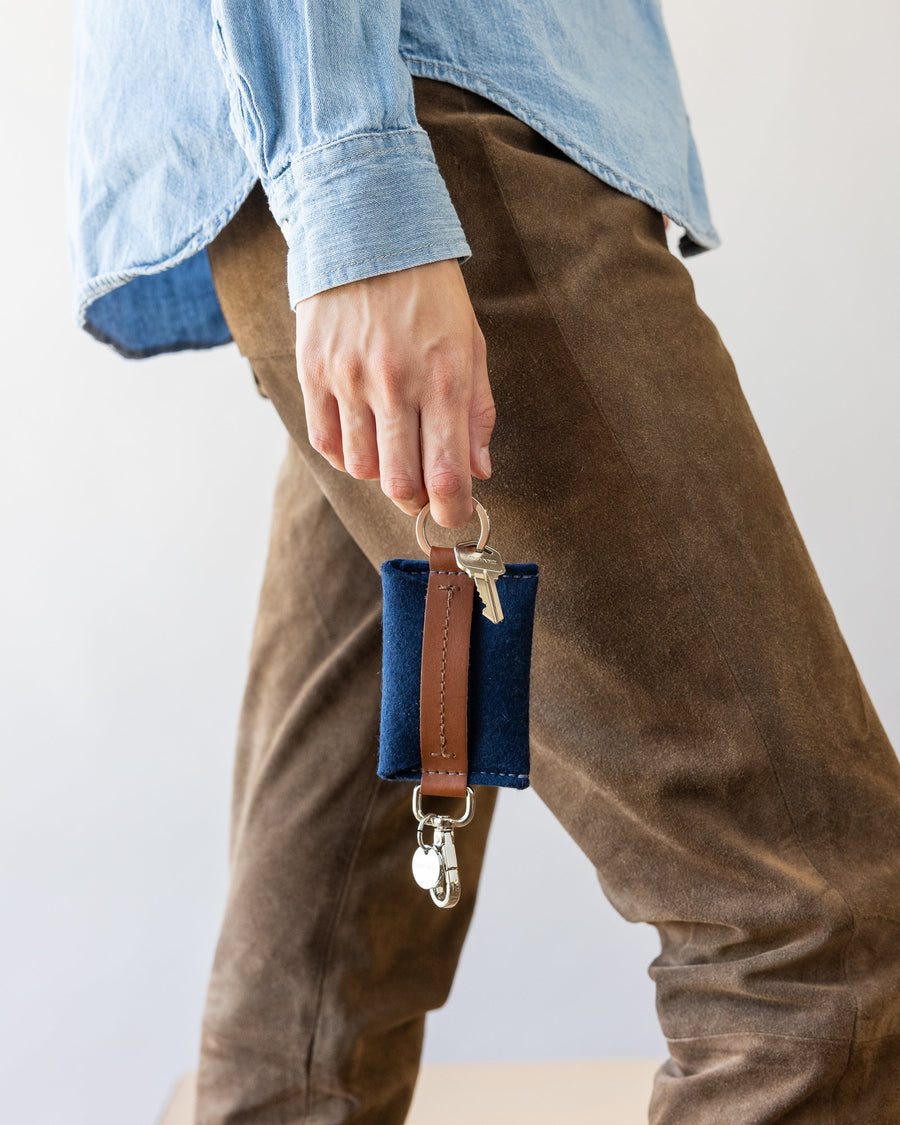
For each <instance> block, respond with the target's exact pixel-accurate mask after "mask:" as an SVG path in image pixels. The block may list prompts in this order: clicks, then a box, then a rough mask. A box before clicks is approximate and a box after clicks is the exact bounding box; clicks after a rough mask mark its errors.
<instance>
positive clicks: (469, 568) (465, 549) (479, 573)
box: [453, 543, 506, 625]
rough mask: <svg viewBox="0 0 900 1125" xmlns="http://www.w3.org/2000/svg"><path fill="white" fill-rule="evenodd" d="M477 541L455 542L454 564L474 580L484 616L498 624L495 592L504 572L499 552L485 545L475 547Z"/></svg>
mask: <svg viewBox="0 0 900 1125" xmlns="http://www.w3.org/2000/svg"><path fill="white" fill-rule="evenodd" d="M477 546H478V544H477V543H457V544H456V546H455V547H454V548H453V553H454V555H455V556H456V565H457V566H458V567H461V568H462V569H463V570H464V571H465V572H466V574H468V576H469V577H470V578H472V579H474V581H475V589H476V590H477V591H478V596H479V597H480V598H481V601H482V603H483V604H484V616H485V617H486V618H487V619H488V620H489V621H493V622H494V624H495V625H499V624H500V622H501V621H502V620H503V610H502V609H501V607H500V595H499V594H498V593H497V579H498V578H499V577H500V575H501V574H504V573H505V572H506V566H505V565H504V562H503V559H501V558H500V552H499V551H496V550H494V548H493V547H488V546H487V545H485V546H484V547H483V548H482V550H480V551H479V550H478V549H477Z"/></svg>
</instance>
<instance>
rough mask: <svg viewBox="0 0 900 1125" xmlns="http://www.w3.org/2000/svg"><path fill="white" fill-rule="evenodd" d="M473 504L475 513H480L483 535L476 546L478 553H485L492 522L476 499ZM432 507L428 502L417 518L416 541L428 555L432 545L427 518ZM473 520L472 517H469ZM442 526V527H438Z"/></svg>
mask: <svg viewBox="0 0 900 1125" xmlns="http://www.w3.org/2000/svg"><path fill="white" fill-rule="evenodd" d="M472 502H473V503H474V505H475V511H476V512H477V513H478V521H479V523H480V524H481V534H480V535H479V536H478V542H477V544H476V545H475V550H476V551H483V550H484V547H485V544H486V543H487V541H488V536H489V535H490V533H491V521H490V520H489V519H488V514H487V512H486V511H485V510H484V508H483V507H482V506H481V504H479V503H478V501H477V500H476V499H475V497H474V496H473V497H472ZM430 507H431V501H430V500H426V501H425V503H424V504H423V505H422V507H421V508H420V509H419V514H418V515H417V516H416V539H418V541H419V546H420V547H421V548H422V550H423V551H424V552H425V554H426V555H430V554H431V544H430V543H429V542H428V539H427V537H426V535H425V517H426V516H427V515H428V509H429V508H430ZM469 518H470V519H471V518H472V517H471V516H470V517H469ZM438 526H441V525H438Z"/></svg>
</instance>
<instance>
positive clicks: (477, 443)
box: [469, 326, 497, 479]
mask: <svg viewBox="0 0 900 1125" xmlns="http://www.w3.org/2000/svg"><path fill="white" fill-rule="evenodd" d="M496 420H497V410H496V407H495V406H494V396H493V394H492V393H491V384H490V381H489V379H488V370H487V355H486V348H485V343H484V336H483V335H482V334H481V329H480V328H477V326H476V340H475V366H474V369H473V372H472V401H471V403H470V405H469V461H470V467H471V470H472V475H473V476H477V477H481V478H482V479H485V478H487V477H489V476H490V475H491V456H490V452H489V451H488V445H489V444H490V440H491V434H492V433H493V432H494V423H495V422H496Z"/></svg>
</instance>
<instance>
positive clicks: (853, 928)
mask: <svg viewBox="0 0 900 1125" xmlns="http://www.w3.org/2000/svg"><path fill="white" fill-rule="evenodd" d="M466 113H467V115H468V116H469V117H470V118H471V120H472V121H473V122H474V125H475V129H476V130H477V133H478V137H479V140H480V143H481V148H482V150H483V152H484V155H485V162H486V164H487V166H488V168H489V169H490V172H491V176H492V178H493V180H494V183H495V185H496V187H497V192H498V194H499V196H500V200H501V202H502V204H503V208H504V210H505V211H506V214H507V217H508V218H509V221H510V224H511V226H512V228H513V231H514V232H515V235H516V240H517V242H518V244H519V247H520V249H521V251H522V256H523V258H524V260H525V264H526V266H527V269H528V274H529V277H530V279H531V282H532V284H533V285H534V288H535V292H536V293H537V294H538V295H539V297H540V299H541V301H542V302H543V304H544V306H545V307H546V309H547V312H548V314H549V316H550V318H551V319H552V321H553V324H554V325H555V326H556V331H557V332H558V334H559V338H560V340H561V342H562V344H563V346H564V347H565V349H566V351H567V352H568V354H569V356H570V358H571V360H572V364H573V366H574V368H575V370H576V371H577V372H578V375H579V377H580V378H581V381H582V383H583V384H584V386H585V387H586V389H587V391H588V394H589V396H590V399H591V402H592V403H593V405H594V409H595V410H596V411H597V413H598V415H599V416H600V418H601V419H602V421H603V423H604V425H605V426H606V427H607V429H608V431H609V433H610V435H611V437H612V439H613V441H614V442H615V446H616V449H617V450H618V452H619V455H620V456H621V458H622V460H623V462H624V464H625V465H626V466H627V468H628V472H629V474H630V476H631V478H632V479H633V481H634V483H635V485H636V487H637V489H638V491H639V492H640V494H641V497H642V498H643V501H644V504H645V505H646V507H647V510H648V512H649V513H650V515H651V517H652V519H653V523H654V525H655V527H656V529H657V532H658V533H659V536H660V538H661V539H662V541H663V543H664V544H665V546H666V550H667V551H668V553H669V556H670V558H671V559H672V562H673V564H674V565H675V567H676V569H677V571H678V573H679V575H680V577H681V580H682V582H683V583H684V586H685V588H686V590H687V591H688V593H689V595H690V597H691V600H692V601H693V603H694V606H695V608H696V610H697V612H698V613H699V614H700V617H701V619H702V620H703V622H704V624H705V626H706V628H707V630H708V632H709V635H710V636H711V638H712V640H713V642H714V644H715V646H716V650H717V652H718V653H719V657H720V659H721V660H722V662H723V663H724V665H725V667H726V668H727V670H728V674H729V677H730V679H731V681H732V683H733V684H734V687H735V689H736V690H737V692H738V694H739V696H740V698H741V701H742V703H743V705H744V708H745V710H746V712H747V714H748V715H749V717H750V721H751V722H752V724H753V729H754V730H755V732H756V736H757V738H758V739H759V743H760V745H761V746H762V748H763V750H764V751H765V754H766V758H767V760H768V762H769V768H770V769H771V771H772V776H773V778H774V780H775V784H776V785H777V787H778V793H779V796H780V797H781V802H782V805H783V806H784V810H785V813H786V814H787V818H788V822H789V824H790V826H791V831H792V833H793V836H794V839H795V840H796V842H797V846H798V847H799V849H800V851H801V852H802V854H803V856H804V858H805V859H806V861H807V863H808V864H809V865H810V867H811V868H812V869H813V870H814V871H815V872H816V874H817V875H818V876H819V878H820V879H821V880H822V882H823V884H824V885H825V886H826V887H827V888H829V889H830V890H833V891H834V893H835V894H836V895H837V896H838V897H839V899H840V900H841V902H842V903H843V906H844V909H845V910H846V912H847V915H848V916H849V919H850V931H849V934H848V937H847V940H846V942H845V943H844V947H843V949H842V950H841V973H842V976H843V979H844V984H845V985H846V987H847V990H848V992H849V993H850V995H851V996H852V998H853V1002H854V1016H853V1021H852V1025H851V1028H850V1037H849V1038H848V1039H846V1040H844V1039H841V1040H837V1042H842V1043H843V1042H846V1043H847V1044H848V1052H847V1062H846V1065H845V1067H844V1069H843V1071H842V1072H841V1074H840V1075H839V1077H838V1078H837V1080H836V1081H835V1084H834V1087H833V1089H832V1097H831V1107H830V1108H831V1109H832V1113H833V1110H834V1099H835V1095H836V1093H837V1088H838V1086H839V1085H840V1083H841V1081H842V1080H843V1078H844V1076H845V1075H846V1073H847V1070H848V1068H849V1066H850V1057H851V1051H850V1046H852V1044H853V1042H854V1036H855V1032H856V1026H857V1022H858V1019H859V998H858V996H857V994H856V991H855V989H854V988H853V986H852V985H851V983H850V980H849V978H848V975H847V950H848V948H849V946H850V943H851V942H852V940H853V937H854V936H855V934H856V918H855V916H854V914H853V911H852V910H851V908H850V905H849V903H848V902H847V899H846V898H845V897H844V895H843V894H842V892H841V891H840V890H839V889H838V888H837V887H835V886H833V885H832V884H831V883H830V882H829V881H828V879H826V878H825V876H824V874H823V873H822V872H821V871H820V870H819V868H818V866H817V865H816V864H815V863H814V862H813V860H812V858H811V856H810V855H809V853H808V852H807V850H806V848H805V846H804V844H803V841H802V839H801V838H800V833H799V831H798V829H797V824H796V821H795V819H794V817H793V815H792V813H791V809H790V806H789V804H788V801H787V797H786V795H785V792H784V789H783V787H782V784H781V778H780V777H779V775H778V770H777V769H776V766H775V762H774V760H773V758H772V753H771V751H770V749H769V746H768V743H767V742H766V739H765V738H764V736H763V733H762V731H761V729H760V727H759V723H758V722H757V720H756V716H755V714H754V712H753V709H752V707H751V706H750V703H749V701H748V699H747V696H746V694H745V692H744V690H743V688H742V687H741V684H740V682H739V680H738V678H737V675H736V673H735V671H734V668H733V667H732V664H731V661H730V660H729V659H728V657H727V656H726V654H725V652H724V650H723V648H722V645H721V643H720V641H719V637H718V635H717V633H716V630H715V629H714V627H713V625H712V622H711V621H710V619H709V616H708V615H707V613H706V611H705V610H704V608H703V605H702V604H701V602H700V599H699V597H698V596H697V594H696V592H695V590H694V588H693V585H692V584H691V582H690V580H689V578H688V576H687V573H686V572H685V570H684V567H683V566H682V564H681V562H680V560H679V558H678V556H677V554H676V553H675V550H674V548H673V546H672V544H671V543H670V541H669V538H668V536H667V535H666V533H665V531H664V530H663V527H662V524H661V523H660V521H659V518H658V516H657V514H656V510H655V508H654V507H653V505H652V503H651V502H650V498H649V496H648V495H647V492H646V489H645V488H644V486H643V483H642V482H641V479H640V477H639V476H638V474H637V472H636V471H635V468H634V466H633V465H632V463H631V461H630V459H629V457H628V455H627V454H626V452H625V450H624V448H623V446H622V444H621V442H620V440H619V436H618V434H617V433H616V431H615V429H614V428H613V426H612V424H611V423H610V421H609V419H608V418H607V416H606V413H605V411H604V409H603V407H602V406H601V404H600V402H599V401H598V399H597V396H596V394H595V393H594V389H593V387H592V385H591V382H590V380H589V379H588V378H587V376H586V375H585V373H584V371H583V370H582V367H581V364H580V363H579V361H578V358H577V357H576V355H575V353H574V352H573V350H572V348H571V346H570V345H569V342H568V339H567V338H566V335H565V333H564V332H563V329H562V325H561V324H560V322H559V319H558V317H557V315H556V311H555V309H554V308H553V306H552V304H551V302H550V301H549V299H548V298H547V296H546V294H545V293H544V290H543V288H542V287H541V285H540V283H539V282H538V279H537V275H536V273H535V270H534V267H533V266H532V262H531V257H530V255H529V252H528V248H527V243H526V241H525V239H524V238H523V237H522V233H521V230H520V228H519V224H518V222H517V221H516V218H515V216H514V214H513V212H512V209H511V207H510V206H509V203H508V201H507V198H506V193H505V192H504V190H503V183H502V179H501V177H500V175H499V174H498V172H497V169H496V167H495V165H494V160H493V157H492V155H491V152H490V148H489V146H488V144H487V141H486V139H485V135H484V129H483V127H482V123H481V121H480V119H479V118H478V116H477V115H476V114H472V113H471V112H470V110H469V108H468V106H466ZM573 163H574V162H573ZM585 174H586V175H591V173H590V172H587V171H585ZM645 206H649V205H648V204H645Z"/></svg>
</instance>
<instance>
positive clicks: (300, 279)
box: [263, 128, 472, 308]
mask: <svg viewBox="0 0 900 1125" xmlns="http://www.w3.org/2000/svg"><path fill="white" fill-rule="evenodd" d="M263 186H264V187H265V189H266V194H267V195H268V198H269V205H270V207H271V209H272V213H273V215H274V216H275V219H276V221H277V222H278V224H279V226H280V227H281V230H282V233H283V234H284V237H285V240H286V241H287V244H288V259H287V278H288V295H289V298H290V302H291V308H293V307H294V306H295V305H296V304H297V302H298V301H302V300H303V299H304V298H305V297H311V296H313V294H315V293H320V292H322V291H323V290H325V289H331V288H332V287H333V286H335V285H343V284H345V283H346V282H348V281H358V280H359V279H360V278H363V277H374V276H376V275H377V274H382V273H391V272H392V271H393V270H401V269H406V268H408V267H409V266H418V265H423V264H424V263H426V262H438V261H442V260H443V259H445V258H456V259H457V260H458V261H459V263H460V265H462V264H463V262H466V261H468V259H469V258H471V256H472V251H471V249H470V248H469V244H468V243H467V242H466V237H465V234H464V233H463V229H462V226H461V225H460V222H459V218H458V216H457V214H456V210H455V208H454V206H453V204H452V202H451V200H450V194H449V192H448V191H447V185H446V184H445V183H444V179H443V177H442V176H441V173H440V171H439V169H438V166H437V163H436V161H435V159H434V153H433V152H432V149H431V142H430V140H429V138H428V134H427V133H426V132H425V130H424V129H421V128H416V129H399V130H393V131H390V132H385V133H367V134H362V135H357V136H353V137H349V138H346V139H344V140H341V141H335V142H333V143H331V144H328V145H324V146H322V147H321V148H317V149H311V150H306V151H305V152H304V153H303V154H302V156H301V157H300V158H298V159H297V160H296V161H293V162H292V163H291V164H289V165H288V166H287V168H285V170H284V171H283V172H281V173H280V174H279V175H278V176H277V177H275V178H274V179H273V180H270V181H269V182H268V183H264V184H263Z"/></svg>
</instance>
